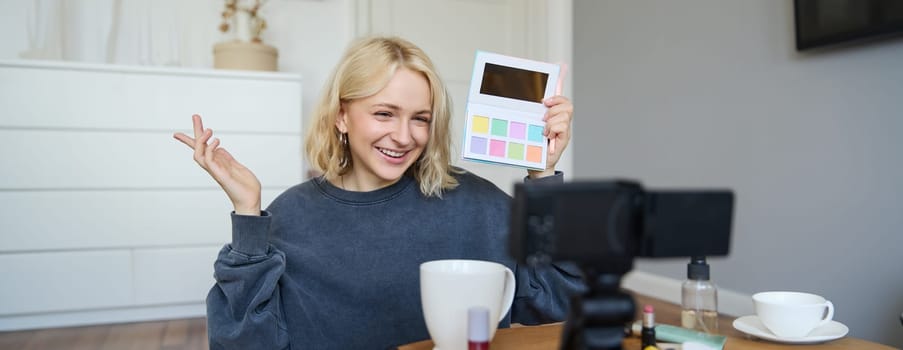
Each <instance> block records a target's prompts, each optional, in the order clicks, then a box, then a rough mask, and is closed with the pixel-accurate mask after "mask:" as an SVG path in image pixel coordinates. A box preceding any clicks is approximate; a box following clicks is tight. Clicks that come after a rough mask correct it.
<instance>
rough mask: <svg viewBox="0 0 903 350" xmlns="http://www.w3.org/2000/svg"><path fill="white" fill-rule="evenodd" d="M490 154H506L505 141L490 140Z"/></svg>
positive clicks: (500, 155)
mask: <svg viewBox="0 0 903 350" xmlns="http://www.w3.org/2000/svg"><path fill="white" fill-rule="evenodd" d="M489 155H490V156H496V157H504V156H505V141H501V140H489Z"/></svg>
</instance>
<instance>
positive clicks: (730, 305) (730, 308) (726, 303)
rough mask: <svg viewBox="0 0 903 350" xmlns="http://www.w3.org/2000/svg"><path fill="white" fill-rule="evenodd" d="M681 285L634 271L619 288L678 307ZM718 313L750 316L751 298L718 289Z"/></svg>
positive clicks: (660, 277) (751, 308) (662, 277)
mask: <svg viewBox="0 0 903 350" xmlns="http://www.w3.org/2000/svg"><path fill="white" fill-rule="evenodd" d="M682 283H683V281H682V280H677V279H674V278H670V277H665V276H660V275H656V274H653V273H649V272H643V271H637V270H634V271H631V272H630V273H628V274H627V275H625V276H624V279H623V280H622V281H621V286H622V287H624V289H628V290H630V291H633V292H635V293H638V294H642V295H647V296H650V297H653V298H657V299H661V300H664V301H668V302H671V303H674V304H678V305H680V285H681V284H682ZM716 286H717V285H716ZM718 312H719V313H721V314H724V315H729V316H734V317H738V316H744V315H752V314H753V305H752V296H751V295H748V294H743V293H740V292H735V291H732V290H727V289H724V288H721V287H718Z"/></svg>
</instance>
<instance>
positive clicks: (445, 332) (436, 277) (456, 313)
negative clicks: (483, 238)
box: [420, 260, 515, 350]
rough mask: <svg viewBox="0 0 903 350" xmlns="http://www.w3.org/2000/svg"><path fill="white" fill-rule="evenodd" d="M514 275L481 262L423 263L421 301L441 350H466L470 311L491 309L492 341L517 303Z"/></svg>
mask: <svg viewBox="0 0 903 350" xmlns="http://www.w3.org/2000/svg"><path fill="white" fill-rule="evenodd" d="M514 286H515V284H514V273H513V272H511V269H509V268H507V267H505V265H502V264H499V263H494V262H490V261H480V260H435V261H428V262H425V263H423V264H420V302H421V304H422V306H423V318H424V320H425V321H426V328H427V330H428V331H429V332H430V337H431V338H432V339H433V343H434V344H435V345H436V349H438V350H466V349H467V310H468V309H470V308H472V307H475V306H481V307H484V308H486V309H488V310H489V320H490V322H489V339H490V340H492V337H493V336H494V335H495V330H496V327H498V323H499V322H501V321H502V319H504V318H505V315H506V314H507V313H508V310H510V309H511V303H512V302H513V301H514Z"/></svg>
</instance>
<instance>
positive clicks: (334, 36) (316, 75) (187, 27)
mask: <svg viewBox="0 0 903 350" xmlns="http://www.w3.org/2000/svg"><path fill="white" fill-rule="evenodd" d="M45 2H48V3H52V2H53V1H52V0H49V1H45ZM114 2H116V1H113V0H104V1H88V0H74V1H64V2H63V3H64V4H65V6H63V7H64V8H66V11H68V13H69V15H70V16H75V17H78V18H80V19H81V20H79V21H69V23H67V24H66V26H67V27H66V29H67V31H69V32H73V33H69V34H68V38H69V40H74V41H78V42H79V44H78V45H75V46H76V48H74V49H72V50H71V51H74V52H70V53H69V54H68V56H69V57H73V59H70V60H73V61H82V62H93V63H111V62H105V61H104V57H103V55H102V54H96V52H98V51H100V52H104V51H105V50H106V47H105V46H104V45H106V41H103V40H99V39H97V37H98V36H104V37H105V36H106V34H103V35H101V34H98V31H99V30H100V29H99V28H101V27H103V24H102V23H98V22H103V21H108V18H107V17H109V16H106V17H104V16H102V14H103V11H100V10H101V9H104V8H106V7H109V6H111V4H113V3H114ZM118 2H119V3H121V4H125V5H128V4H131V6H132V7H141V6H145V7H148V8H150V9H151V10H155V11H156V12H161V11H163V10H165V11H171V13H172V16H174V17H175V18H176V20H175V21H176V22H177V23H179V28H178V31H177V33H178V34H179V35H180V38H179V39H178V41H177V42H178V43H179V45H178V46H179V53H178V58H179V62H178V65H179V66H183V67H212V66H213V45H214V44H215V43H216V42H219V41H222V40H225V38H226V36H225V35H222V34H220V33H219V31H218V30H217V28H218V26H219V23H220V22H219V21H220V17H219V16H220V11H222V4H223V1H222V0H176V1H172V0H166V1H160V0H155V2H154V3H153V4H152V3H151V2H145V0H118ZM32 3H33V1H32V0H2V1H0V18H2V19H3V20H2V21H0V43H2V44H0V60H8V59H18V58H20V54H21V53H22V52H24V51H26V50H28V48H29V35H33V33H29V31H28V27H29V23H31V21H32V20H31V19H30V18H31V17H32V16H31V15H30V13H31V12H30V10H31V8H32ZM354 6H355V0H329V1H314V0H269V1H267V2H266V4H265V5H264V6H263V8H262V9H261V15H262V16H263V18H265V19H266V20H267V25H268V29H266V30H265V31H264V32H263V35H262V37H263V41H264V42H265V43H267V44H270V45H273V46H275V47H276V48H277V49H278V50H279V70H280V71H282V72H292V73H300V74H301V75H302V76H303V77H304V84H305V89H304V98H303V106H304V107H303V108H304V110H303V111H302V112H303V114H304V115H305V116H306V115H308V114H309V112H310V111H311V110H312V108H313V106H314V105H315V101H316V99H317V97H318V96H319V95H318V94H319V92H320V88H321V87H322V86H323V84H324V81H325V80H326V77H327V76H328V75H329V73H330V72H331V69H332V67H333V66H334V65H335V63H336V62H338V60H339V57H340V56H341V54H342V51H343V50H344V49H345V46H346V45H347V44H348V42H349V41H350V40H351V39H352V38H353V37H354V34H355V33H354V31H355V28H354V23H355V20H356V19H355V18H354V16H353V9H354ZM98 12H99V14H98ZM91 16H96V17H91ZM159 17H163V16H155V17H154V18H157V19H159ZM139 19H140V20H148V19H147V18H144V17H140V18H139ZM76 22H77V23H76ZM160 31H162V29H156V31H155V30H152V31H151V34H148V35H151V36H155V37H156V38H159V37H160V35H161V34H160V33H159V32H160ZM145 34H146V33H145ZM123 35H133V36H141V35H142V33H141V32H140V31H139V30H138V29H132V30H128V31H126V32H125V34H123ZM123 41H124V42H128V40H126V39H123ZM122 45H125V44H120V46H122ZM158 48H159V46H158ZM135 55H139V54H138V53H135V54H134V55H131V56H129V55H127V54H122V56H121V57H122V58H119V61H114V62H112V63H125V64H137V63H135V61H136V60H137V59H135V58H134V57H133V56H135ZM151 63H153V62H151ZM249 98H253V95H249ZM185 117H186V121H190V120H189V118H188V117H189V116H185ZM299 117H300V116H299ZM211 127H215V126H211Z"/></svg>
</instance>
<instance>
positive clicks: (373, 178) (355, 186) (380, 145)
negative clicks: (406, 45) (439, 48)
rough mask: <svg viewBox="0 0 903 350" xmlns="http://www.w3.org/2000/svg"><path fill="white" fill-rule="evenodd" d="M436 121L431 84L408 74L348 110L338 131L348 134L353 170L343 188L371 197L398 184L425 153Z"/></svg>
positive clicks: (402, 72)
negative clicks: (370, 192) (384, 188)
mask: <svg viewBox="0 0 903 350" xmlns="http://www.w3.org/2000/svg"><path fill="white" fill-rule="evenodd" d="M432 117H433V116H432V110H431V103H430V86H429V83H428V82H427V80H426V78H425V77H424V76H423V75H422V74H420V73H418V72H414V71H412V70H409V69H406V68H400V69H398V71H396V72H395V75H394V76H392V79H391V80H390V81H389V83H388V84H387V85H386V86H385V87H384V88H383V89H382V90H380V91H379V92H377V93H376V94H374V95H372V96H369V97H365V98H362V99H358V100H354V101H351V102H350V103H346V104H344V105H343V106H342V111H341V113H340V114H339V117H338V119H337V120H336V127H337V128H338V129H339V131H340V132H343V133H347V134H348V144H349V146H350V148H351V161H352V163H351V164H352V168H351V170H350V171H349V172H348V173H347V174H345V175H344V176H343V178H342V179H341V181H340V186H341V187H343V188H344V189H346V190H354V191H372V190H375V189H379V188H383V187H386V186H389V185H391V184H393V183H395V182H397V181H398V180H399V179H401V176H402V175H404V173H405V172H406V171H407V170H408V168H410V167H411V166H412V165H413V164H414V162H416V161H417V159H419V158H420V155H421V154H422V153H423V150H424V149H425V148H426V145H427V142H428V141H429V138H430V122H431V121H432Z"/></svg>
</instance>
